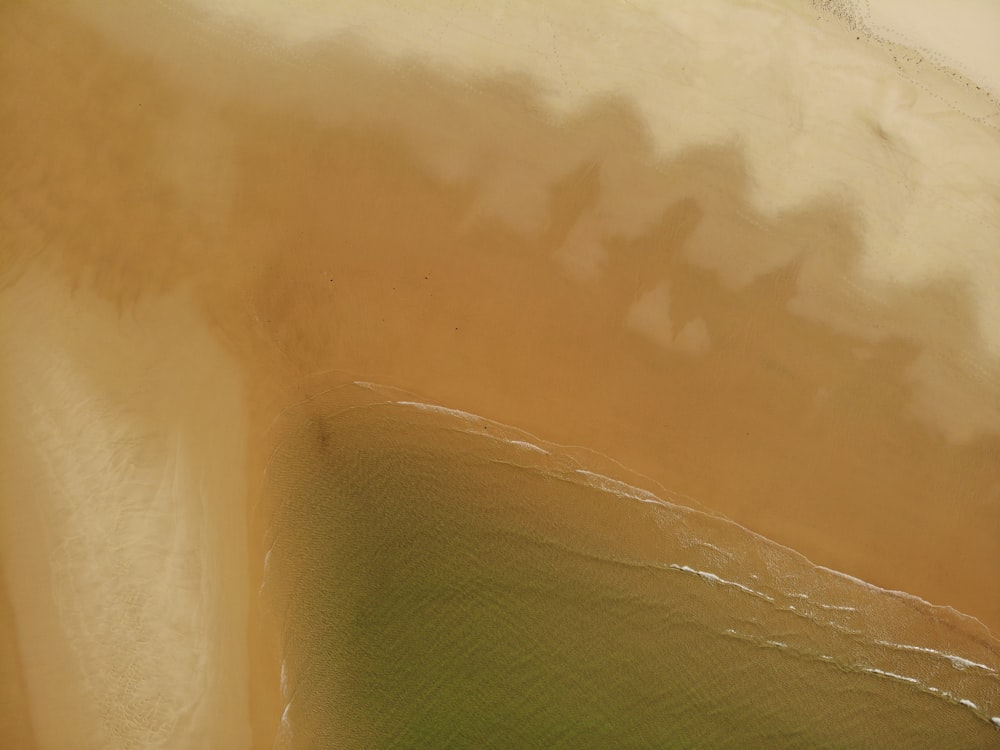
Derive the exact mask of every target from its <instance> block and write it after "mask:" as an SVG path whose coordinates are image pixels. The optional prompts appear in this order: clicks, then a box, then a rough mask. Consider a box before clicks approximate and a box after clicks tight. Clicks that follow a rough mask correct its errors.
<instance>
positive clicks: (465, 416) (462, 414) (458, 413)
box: [391, 401, 485, 422]
mask: <svg viewBox="0 0 1000 750" xmlns="http://www.w3.org/2000/svg"><path fill="white" fill-rule="evenodd" d="M391 403H393V404H396V405H397V406H412V407H413V408H415V409H420V410H421V411H432V412H435V413H436V414H447V415H448V416H451V417H458V418H459V419H461V420H463V421H465V422H483V421H485V420H483V418H482V417H477V416H476V415H475V414H470V413H469V412H467V411H462V410H461V409H449V408H448V407H447V406H437V405H435V404H424V403H421V402H420V401H392V402H391Z"/></svg>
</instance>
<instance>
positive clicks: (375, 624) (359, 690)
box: [265, 405, 1000, 748]
mask: <svg viewBox="0 0 1000 750" xmlns="http://www.w3.org/2000/svg"><path fill="white" fill-rule="evenodd" d="M296 420H297V421H296ZM296 420H293V424H292V428H291V429H290V431H289V433H288V436H287V437H286V438H285V439H284V441H283V442H282V448H281V450H280V451H279V452H278V454H276V457H275V460H274V461H273V463H272V466H271V471H270V487H271V498H272V500H273V502H274V503H275V510H274V516H273V522H272V524H271V535H270V542H271V553H270V556H269V559H268V570H269V573H268V581H267V586H266V591H265V595H266V596H268V597H269V601H270V602H271V603H272V606H273V607H274V609H275V611H276V612H277V613H278V616H279V620H280V621H281V622H282V623H283V627H284V630H283V633H282V638H283V645H284V649H285V674H286V692H287V698H288V699H290V703H289V708H288V711H287V713H286V719H287V726H286V730H285V734H284V736H283V745H284V746H285V747H290V748H341V747H343V748H354V747H357V748H792V747H794V748H816V747H822V748H892V747H906V748H916V747H927V748H966V747H967V748H979V747H984V748H985V747H997V746H1000V733H998V732H996V731H995V730H994V729H993V728H992V727H991V726H990V725H989V723H988V722H984V721H983V720H982V718H981V717H980V716H977V715H975V714H974V713H973V712H972V711H970V710H968V709H967V708H965V707H963V706H961V705H957V704H956V703H955V702H954V701H953V700H952V701H949V700H943V699H942V698H941V697H939V696H938V695H934V694H932V693H930V692H927V691H926V690H920V689H914V687H913V686H911V685H909V684H905V683H904V682H902V681H900V680H896V679H886V678H885V677H882V676H879V675H876V674H872V673H866V672H864V671H862V670H861V669H859V665H858V663H855V662H856V661H857V658H855V662H852V661H851V658H854V657H852V656H851V655H852V654H853V655H854V656H855V657H857V655H858V654H861V655H865V654H868V656H865V658H869V659H871V658H874V656H872V655H871V654H869V652H868V651H866V649H867V648H868V645H867V644H865V643H856V642H857V641H859V639H861V638H862V637H863V636H861V635H858V634H857V633H856V632H854V631H851V632H852V634H850V635H844V634H843V633H838V634H834V635H830V634H829V633H827V632H826V630H823V629H822V628H820V627H819V625H817V623H816V622H813V621H812V620H810V619H808V618H802V617H799V616H792V615H793V614H794V613H790V612H789V611H788V610H787V608H786V609H784V610H780V611H779V610H778V609H775V606H774V602H773V601H772V600H773V599H774V597H771V596H768V595H765V594H761V595H760V596H757V595H749V594H748V593H747V591H746V590H744V589H742V588H739V587H737V586H732V585H720V584H719V583H718V582H715V581H711V580H706V577H705V576H701V575H692V574H689V573H688V572H685V571H683V570H678V569H677V568H671V567H669V566H668V565H666V564H658V563H657V564H649V560H650V557H649V555H650V552H649V550H650V549H652V550H653V552H654V553H656V550H658V549H660V550H662V560H663V561H664V563H665V562H666V561H671V560H677V561H678V562H681V563H685V564H686V562H687V561H688V560H689V559H695V558H694V557H690V555H694V554H695V552H692V551H697V550H699V549H703V548H705V547H706V544H705V542H706V540H699V539H697V538H695V534H696V532H697V529H695V528H693V527H692V525H691V524H692V523H693V522H692V521H691V520H690V519H688V520H687V521H686V522H685V523H681V522H680V521H677V522H676V523H675V524H673V525H672V524H671V519H672V518H673V517H672V516H670V515H669V514H667V515H664V514H663V513H662V512H661V510H660V509H659V508H657V507H656V506H653V505H648V504H643V503H636V502H630V501H626V500H622V499H621V498H618V497H610V496H609V494H608V493H607V492H603V491H601V490H599V489H597V488H594V487H591V486H587V485H586V484H581V483H579V482H575V481H570V480H568V479H567V478H566V477H565V476H564V475H560V474H559V473H558V472H549V471H546V470H545V465H544V464H545V462H548V461H550V460H551V459H549V458H543V457H541V456H540V455H538V456H536V455H535V453H534V452H532V451H527V450H524V449H519V448H516V447H512V446H510V445H504V444H502V443H498V442H497V441H496V440H494V439H490V438H488V437H487V436H486V435H485V428H484V429H483V430H480V427H478V426H477V427H473V428H470V427H469V426H468V425H466V424H458V423H456V421H455V420H454V419H450V420H449V419H446V418H443V417H442V416H441V415H438V414H426V413H421V412H419V411H417V410H414V409H406V408H405V407H402V406H391V407H389V406H385V405H376V406H370V407H369V406H366V407H362V408H357V409H352V410H347V411H340V412H338V413H336V414H335V415H328V414H324V413H322V410H320V411H319V412H318V413H317V412H315V411H313V412H310V410H308V409H306V410H303V413H302V415H301V418H296ZM477 431H480V432H483V434H477ZM675 520H676V519H675ZM650 529H652V530H653V531H652V535H651V536H650ZM650 540H652V541H650ZM718 541H719V540H718V539H716V542H718ZM709 544H711V542H709ZM712 546H713V547H714V546H716V545H714V544H713V545H712ZM685 551H687V552H685ZM685 554H688V555H689V557H684V555H685ZM713 554H715V553H713ZM750 559H754V558H750ZM765 569H766V566H765V567H764V568H761V570H762V571H763V570H765ZM780 573H781V571H780V570H779V571H775V575H776V577H778V578H782V576H781V575H780ZM764 583H767V582H764ZM772 584H773V582H772ZM762 586H763V584H762ZM842 641H843V643H842ZM845 643H847V644H849V645H844V644H845ZM872 653H874V652H872ZM830 654H836V655H837V656H836V658H833V657H831V656H830ZM904 657H905V658H909V655H908V654H903V657H901V658H904ZM858 658H860V657H858ZM865 663H875V662H865ZM878 663H879V664H880V665H882V666H884V665H885V663H884V662H878ZM862 666H864V664H862ZM919 666H920V665H917V664H907V665H904V667H901V668H900V669H902V668H907V669H910V670H911V672H912V673H914V674H915V673H916V672H913V670H915V669H917V668H918V667H919ZM932 666H933V665H932ZM920 668H922V669H924V671H923V673H922V674H923V675H924V676H926V675H928V674H930V675H932V676H933V670H930V671H928V669H929V668H924V667H920ZM948 669H951V667H948ZM885 671H889V670H885ZM942 674H943V675H944V676H945V677H947V676H948V675H947V674H945V673H944V672H942ZM974 676H975V675H972V677H974ZM960 677H961V675H960ZM963 679H964V678H963ZM970 679H971V677H970ZM991 679H992V678H991ZM970 684H971V683H970ZM991 684H992V683H991ZM989 689H990V688H989V686H987V692H988V690H989Z"/></svg>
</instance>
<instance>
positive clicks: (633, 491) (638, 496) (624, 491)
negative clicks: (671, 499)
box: [575, 469, 673, 508]
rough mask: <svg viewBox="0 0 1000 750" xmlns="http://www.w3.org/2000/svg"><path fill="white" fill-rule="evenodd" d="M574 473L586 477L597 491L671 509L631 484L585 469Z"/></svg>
mask: <svg viewBox="0 0 1000 750" xmlns="http://www.w3.org/2000/svg"><path fill="white" fill-rule="evenodd" d="M575 473H577V474H580V475H582V476H585V477H587V478H588V479H589V480H590V481H591V484H592V486H594V487H596V488H597V489H599V490H604V491H605V492H610V493H612V494H613V495H618V496H619V497H626V498H629V499H631V500H638V501H639V502H640V503H649V504H650V505H659V506H661V507H664V508H669V507H673V506H672V505H671V504H670V503H667V502H666V501H665V500H662V499H661V498H659V497H657V496H656V495H654V494H653V493H652V492H647V491H646V490H642V489H639V488H638V487H634V486H632V485H631V484H627V483H626V482H622V481H620V480H618V479H612V478H611V477H609V476H605V475H604V474H598V473H596V472H593V471H587V470H586V469H576V470H575Z"/></svg>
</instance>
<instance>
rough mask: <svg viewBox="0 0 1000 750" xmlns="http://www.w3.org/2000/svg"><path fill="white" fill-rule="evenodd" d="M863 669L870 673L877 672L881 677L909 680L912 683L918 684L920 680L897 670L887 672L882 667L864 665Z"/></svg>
mask: <svg viewBox="0 0 1000 750" xmlns="http://www.w3.org/2000/svg"><path fill="white" fill-rule="evenodd" d="M864 671H865V672H869V673H870V674H877V675H881V676H882V677H888V678H890V679H893V680H900V681H902V682H909V683H911V684H913V685H919V684H920V680H918V679H917V678H916V677H907V676H906V675H905V674H899V673H898V672H887V671H885V670H884V669H876V668H875V667H865V669H864Z"/></svg>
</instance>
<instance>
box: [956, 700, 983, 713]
mask: <svg viewBox="0 0 1000 750" xmlns="http://www.w3.org/2000/svg"><path fill="white" fill-rule="evenodd" d="M959 703H961V704H962V705H963V706H966V707H967V708H971V709H972V710H973V711H978V710H979V706H977V705H976V704H975V703H973V702H972V701H970V700H969V699H968V698H962V700H960V701H959Z"/></svg>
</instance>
